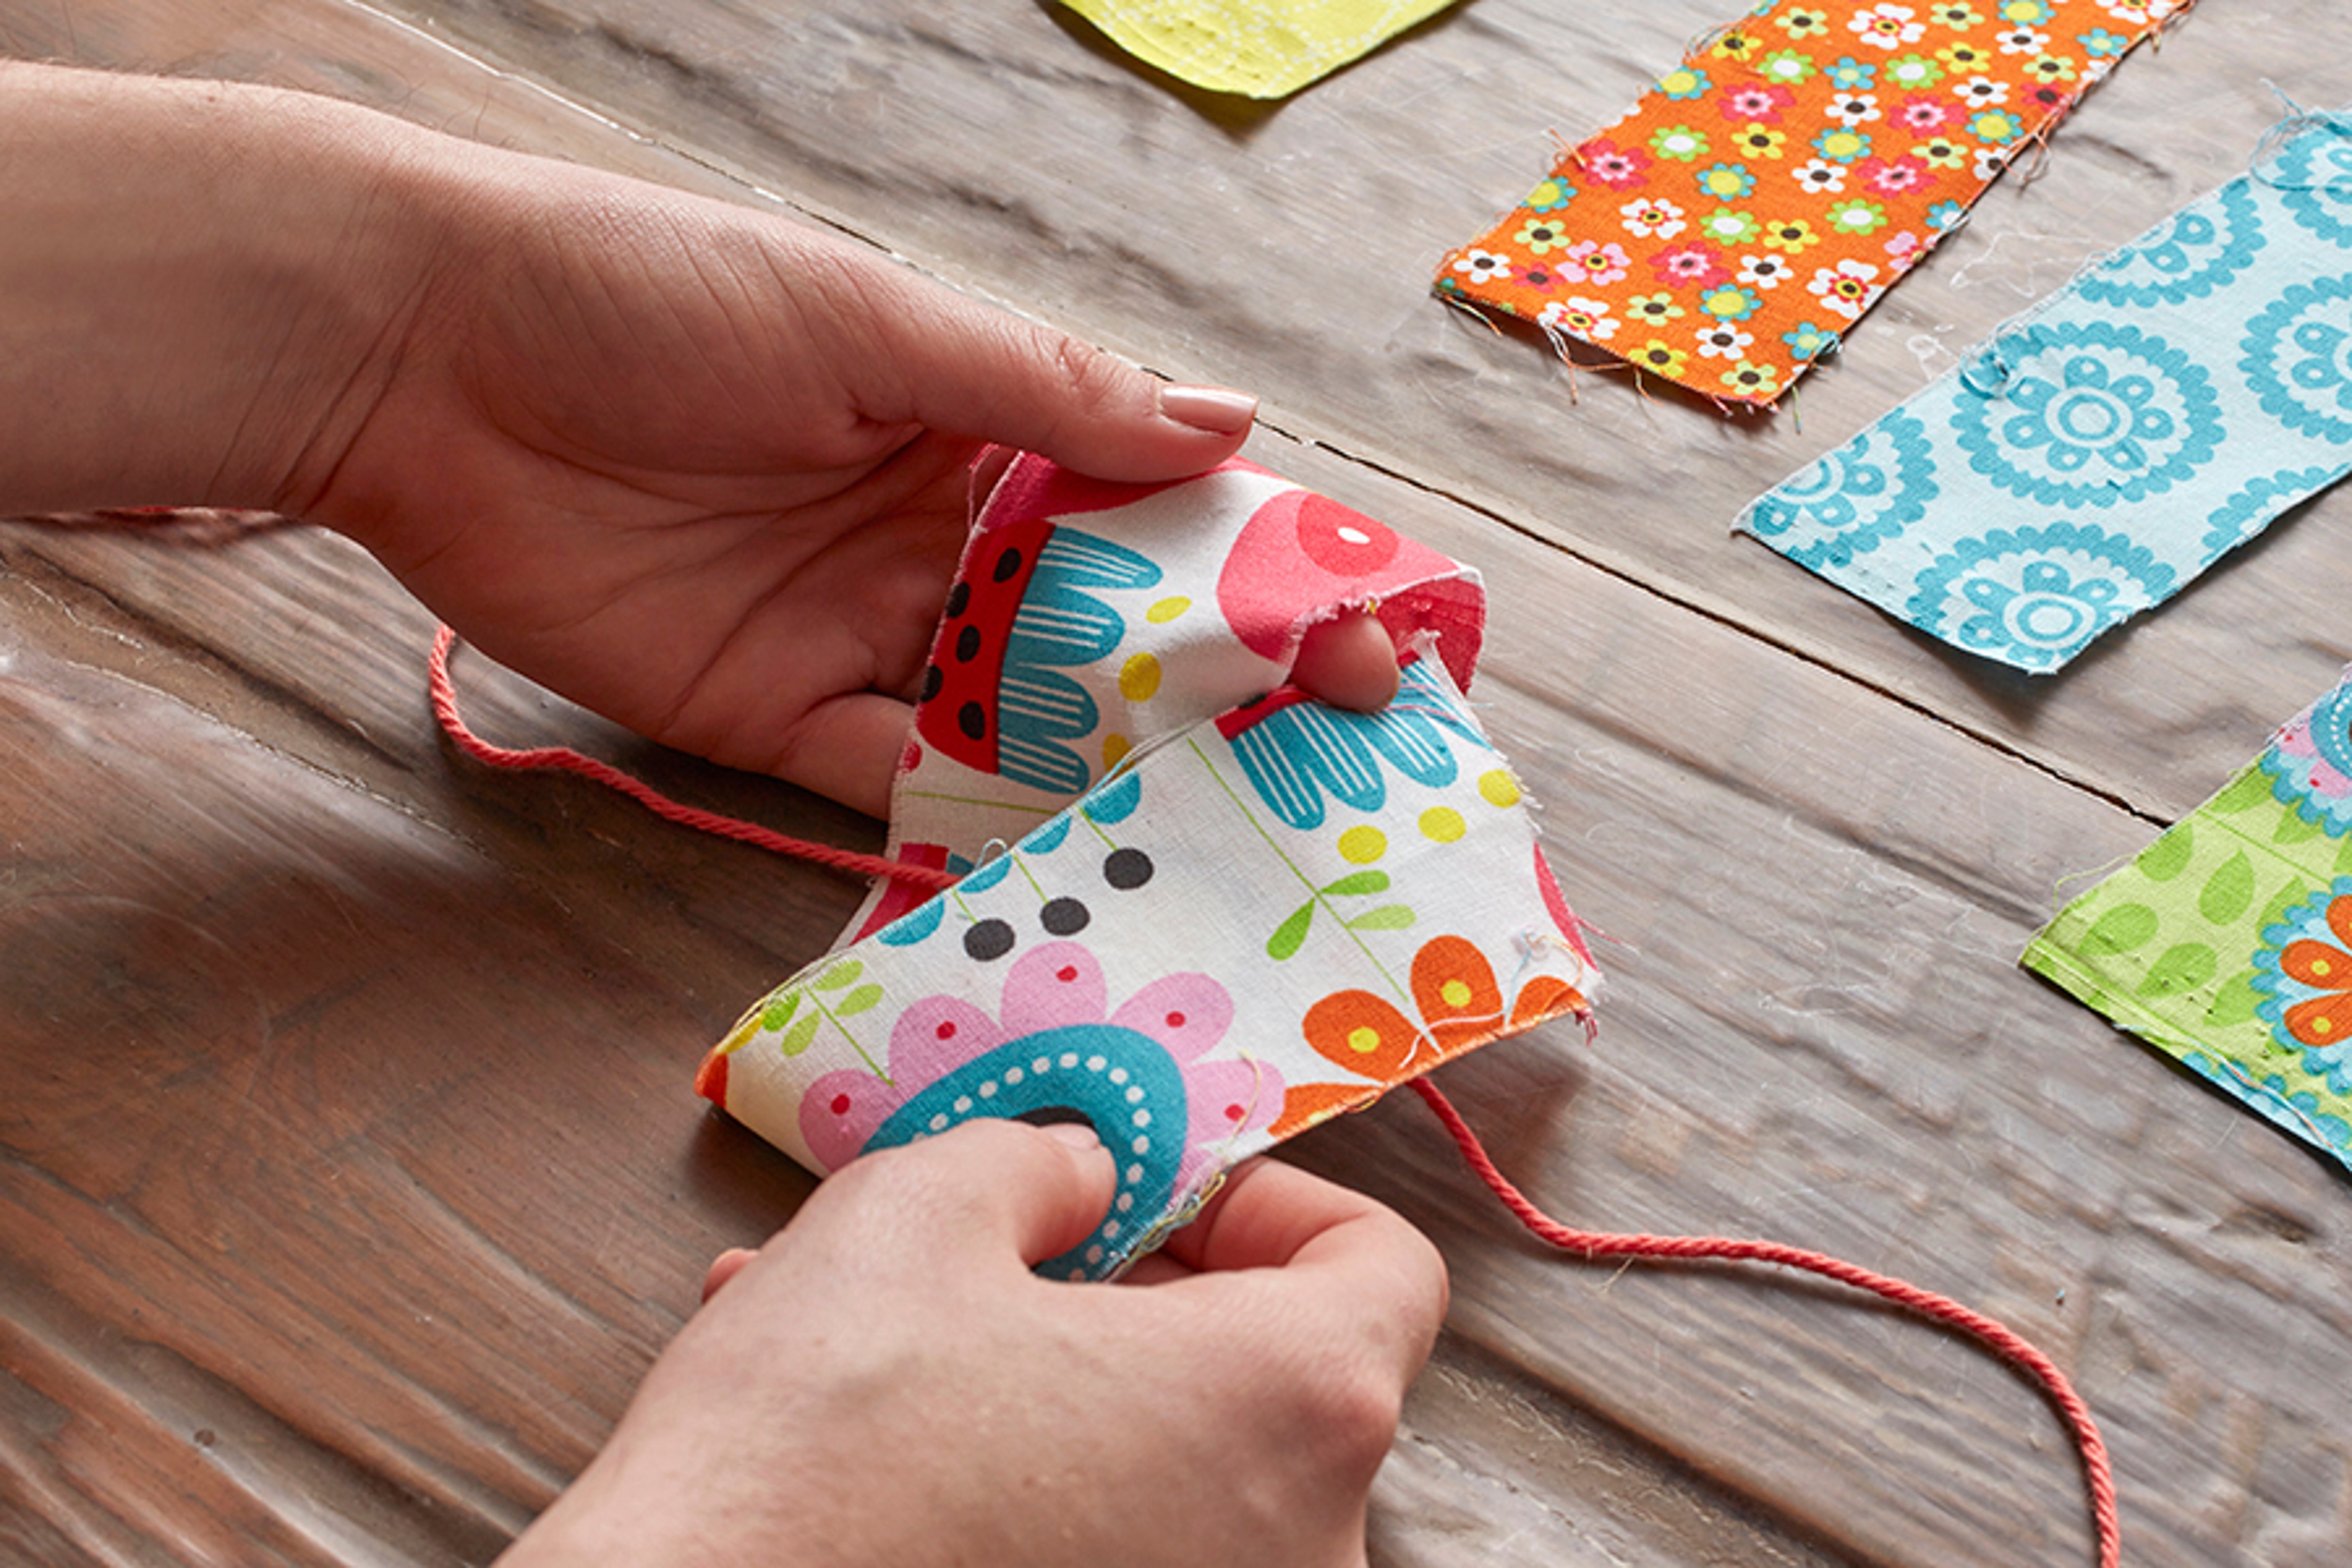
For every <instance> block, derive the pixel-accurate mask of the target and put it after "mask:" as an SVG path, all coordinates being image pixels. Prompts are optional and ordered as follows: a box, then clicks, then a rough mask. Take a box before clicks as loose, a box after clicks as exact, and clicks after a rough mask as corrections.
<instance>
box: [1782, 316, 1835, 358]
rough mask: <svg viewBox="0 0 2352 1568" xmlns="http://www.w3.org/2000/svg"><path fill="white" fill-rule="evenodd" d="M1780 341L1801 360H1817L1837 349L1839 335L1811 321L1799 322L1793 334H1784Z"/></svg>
mask: <svg viewBox="0 0 2352 1568" xmlns="http://www.w3.org/2000/svg"><path fill="white" fill-rule="evenodd" d="M1780 341H1781V342H1784V343H1786V344H1788V345H1789V353H1790V355H1791V356H1792V357H1794V358H1796V359H1800V360H1816V359H1819V358H1821V357H1822V355H1823V354H1825V353H1829V352H1830V351H1831V350H1832V349H1834V348H1836V347H1837V342H1838V335H1837V334H1836V333H1835V332H1833V331H1830V329H1829V328H1827V327H1817V326H1815V325H1814V324H1813V323H1812V322H1811V321H1799V322H1798V323H1797V330H1796V331H1793V332H1782V333H1781V334H1780Z"/></svg>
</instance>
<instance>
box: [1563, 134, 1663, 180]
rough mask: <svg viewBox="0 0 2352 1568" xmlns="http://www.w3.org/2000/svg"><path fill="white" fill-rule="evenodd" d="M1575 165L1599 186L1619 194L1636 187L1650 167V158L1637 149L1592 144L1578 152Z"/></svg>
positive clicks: (1587, 143) (1592, 142) (1589, 143)
mask: <svg viewBox="0 0 2352 1568" xmlns="http://www.w3.org/2000/svg"><path fill="white" fill-rule="evenodd" d="M1576 158H1577V162H1578V163H1581V164H1583V165H1584V172H1585V173H1586V174H1590V175H1591V176H1592V177H1593V179H1594V180H1596V181H1597V182H1599V183H1600V184H1604V185H1608V186H1611V187H1612V188H1614V189H1618V190H1622V189H1624V188H1625V187H1626V186H1628V185H1634V184H1640V183H1641V180H1642V176H1643V174H1645V173H1647V172H1648V170H1649V167H1650V155H1649V154H1648V153H1644V152H1642V151H1641V150H1640V149H1638V148H1633V147H1620V146H1619V145H1617V143H1615V142H1603V141H1598V140H1596V141H1591V142H1586V143H1585V144H1584V145H1583V146H1581V147H1580V148H1578V149H1577V152H1576Z"/></svg>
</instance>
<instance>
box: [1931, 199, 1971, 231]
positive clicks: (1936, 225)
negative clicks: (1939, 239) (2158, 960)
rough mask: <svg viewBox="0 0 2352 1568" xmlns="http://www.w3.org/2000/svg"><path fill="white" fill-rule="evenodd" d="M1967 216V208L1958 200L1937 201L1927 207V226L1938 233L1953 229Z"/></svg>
mask: <svg viewBox="0 0 2352 1568" xmlns="http://www.w3.org/2000/svg"><path fill="white" fill-rule="evenodd" d="M1966 216H1969V209H1968V208H1966V207H1964V206H1962V205H1960V204H1959V203H1958V202H1937V204H1936V205H1934V206H1932V207H1929V208H1928V209H1927V226H1928V227H1929V228H1932V229H1935V230H1937V231H1938V232H1939V233H1940V232H1944V231H1947V230H1950V229H1955V228H1958V226H1959V225H1960V220H1961V219H1962V218H1964V217H1966Z"/></svg>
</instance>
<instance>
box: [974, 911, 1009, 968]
mask: <svg viewBox="0 0 2352 1568" xmlns="http://www.w3.org/2000/svg"><path fill="white" fill-rule="evenodd" d="M963 950H964V952H967V953H970V954H971V956H972V957H973V958H975V959H977V960H979V961H980V962H981V963H990V962H992V961H993V960H995V959H999V958H1003V956H1004V955H1005V954H1006V953H1008V952H1012V951H1013V928H1012V927H1011V926H1010V925H1007V924H1006V923H1005V922H1004V921H999V920H986V921H981V922H980V923H979V924H977V925H975V926H973V927H972V928H971V930H970V931H965V932H964V933H963Z"/></svg>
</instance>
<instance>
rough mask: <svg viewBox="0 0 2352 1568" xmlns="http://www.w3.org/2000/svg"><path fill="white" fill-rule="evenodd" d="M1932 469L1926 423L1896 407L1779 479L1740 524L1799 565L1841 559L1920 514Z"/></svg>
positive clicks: (1933, 486) (1931, 490) (1934, 490)
mask: <svg viewBox="0 0 2352 1568" xmlns="http://www.w3.org/2000/svg"><path fill="white" fill-rule="evenodd" d="M1935 476H1936V463H1935V457H1934V454H1933V453H1932V452H1931V451H1930V450H1929V448H1928V445H1927V426H1925V425H1922V424H1921V423H1920V422H1919V421H1918V420H1916V419H1915V418H1913V417H1912V416H1910V415H1908V414H1906V413H1905V412H1904V411H1903V410H1902V409H1900V408H1898V409H1895V411H1894V412H1893V413H1891V414H1889V415H1887V416H1886V417H1885V418H1884V419H1882V420H1880V421H1879V422H1878V423H1877V424H1876V425H1874V426H1871V427H1870V428H1869V429H1867V430H1864V432H1863V433H1862V434H1861V435H1859V436H1856V437H1854V438H1853V440H1851V441H1849V442H1847V443H1846V444H1845V445H1844V446H1843V447H1839V448H1838V449H1837V450H1836V451H1834V452H1832V453H1830V454H1829V455H1828V456H1827V457H1824V458H1822V460H1821V461H1819V462H1817V463H1815V464H1813V465H1812V467H1811V468H1807V469H1805V470H1804V471H1803V472H1802V473H1799V474H1796V475H1793V476H1791V477H1790V478H1789V479H1783V480H1782V481H1781V482H1780V484H1779V485H1777V486H1775V487H1774V488H1773V489H1771V490H1770V491H1769V492H1768V493H1767V494H1766V495H1764V496H1763V497H1762V498H1761V499H1760V500H1758V501H1757V502H1756V503H1755V505H1753V506H1751V507H1749V508H1748V512H1747V515H1746V516H1744V517H1742V518H1741V519H1740V525H1741V526H1742V527H1744V528H1746V529H1747V530H1748V531H1749V532H1750V533H1753V534H1755V535H1756V536H1757V537H1758V538H1759V539H1764V540H1767V541H1769V542H1770V543H1771V545H1772V548H1773V549H1775V550H1778V551H1779V552H1780V553H1782V554H1783V555H1786V556H1788V557H1789V559H1790V560H1791V561H1794V562H1796V563H1799V564H1800V565H1802V566H1807V567H1811V569H1813V570H1814V571H1817V572H1818V571H1821V570H1822V569H1823V568H1824V567H1829V566H1843V565H1844V564H1846V563H1850V562H1851V561H1852V560H1853V558H1854V557H1855V556H1857V555H1860V554H1863V553H1864V552H1868V551H1871V550H1874V549H1876V548H1877V547H1878V546H1879V545H1880V544H1882V543H1884V542H1886V541H1887V540H1890V539H1893V538H1894V537H1895V536H1896V535H1897V534H1899V533H1901V532H1902V531H1904V530H1905V529H1906V528H1908V527H1910V526H1911V525H1912V524H1913V523H1915V522H1916V521H1919V520H1920V519H1921V518H1923V517H1925V516H1927V506H1928V503H1929V502H1931V501H1933V500H1935V499H1936V497H1937V494H1939V493H1940V487H1938V486H1937V483H1936V477H1935Z"/></svg>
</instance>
